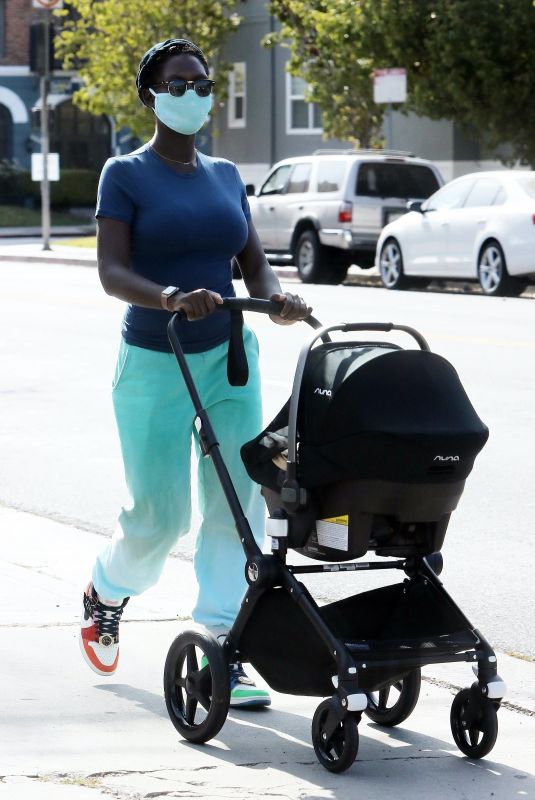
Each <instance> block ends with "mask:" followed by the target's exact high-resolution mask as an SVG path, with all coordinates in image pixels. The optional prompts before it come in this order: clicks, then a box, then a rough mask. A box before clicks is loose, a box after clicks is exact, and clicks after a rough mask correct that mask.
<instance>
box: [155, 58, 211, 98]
mask: <svg viewBox="0 0 535 800" xmlns="http://www.w3.org/2000/svg"><path fill="white" fill-rule="evenodd" d="M207 77H208V74H207V72H206V70H205V68H204V67H203V65H202V63H201V62H200V61H199V59H198V58H197V57H196V56H194V55H193V54H192V53H176V54H171V55H169V56H167V58H165V59H164V60H163V61H162V62H161V64H159V66H158V69H157V70H156V72H155V73H154V77H153V82H152V85H151V88H152V89H154V91H155V92H166V91H167V86H160V85H158V84H159V83H160V82H161V81H171V80H174V79H176V78H182V80H184V81H194V80H196V79H197V78H207ZM143 100H144V101H145V105H148V106H150V107H151V108H152V107H153V106H154V97H153V95H152V94H151V93H150V92H149V90H148V87H146V88H144V89H143Z"/></svg>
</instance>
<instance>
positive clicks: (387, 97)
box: [373, 69, 407, 103]
mask: <svg viewBox="0 0 535 800" xmlns="http://www.w3.org/2000/svg"><path fill="white" fill-rule="evenodd" d="M406 99H407V71H406V70H405V69H376V70H374V72H373V102H374V103H404V102H405V100H406Z"/></svg>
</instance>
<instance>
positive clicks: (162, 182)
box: [80, 39, 311, 705]
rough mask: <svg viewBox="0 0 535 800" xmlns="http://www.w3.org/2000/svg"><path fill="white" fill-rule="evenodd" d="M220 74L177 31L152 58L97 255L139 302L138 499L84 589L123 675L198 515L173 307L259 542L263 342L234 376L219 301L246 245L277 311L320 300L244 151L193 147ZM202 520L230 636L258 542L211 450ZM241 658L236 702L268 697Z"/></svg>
mask: <svg viewBox="0 0 535 800" xmlns="http://www.w3.org/2000/svg"><path fill="white" fill-rule="evenodd" d="M213 86H214V84H213V81H211V80H210V79H209V77H208V65H207V62H206V59H205V57H204V55H203V53H202V51H201V50H200V49H199V48H198V47H197V46H196V45H194V44H192V43H191V42H188V41H187V40H184V39H168V40H167V41H165V42H160V43H158V44H156V45H155V46H154V47H152V48H151V49H150V50H149V51H148V52H147V53H146V54H145V55H144V57H143V59H142V60H141V63H140V67H139V71H138V75H137V89H138V94H139V97H140V99H141V101H142V103H143V104H144V105H145V106H146V107H147V108H150V109H152V110H153V111H154V114H155V121H156V128H155V133H154V135H153V137H152V139H151V140H150V142H148V144H146V145H144V146H143V147H141V148H140V149H139V150H136V151H135V152H133V153H130V154H129V155H127V156H118V157H116V158H111V159H109V161H108V162H107V163H106V164H105V166H104V169H103V171H102V175H101V180H100V185H99V193H98V200H97V210H96V217H97V220H98V237H97V242H98V244H97V247H98V266H99V276H100V279H101V282H102V285H103V287H104V289H105V291H106V292H107V293H108V294H111V295H113V296H114V297H118V298H120V299H121V300H124V301H125V302H127V303H128V304H129V305H128V308H127V311H126V314H125V317H124V320H123V328H122V341H121V345H120V350H119V357H118V361H117V367H116V372H115V379H114V382H113V401H114V410H115V416H116V419H117V425H118V430H119V437H120V441H121V449H122V454H123V461H124V467H125V476H126V482H127V486H128V490H129V495H130V502H129V504H128V505H127V506H125V507H123V509H122V511H121V514H120V516H119V520H118V525H117V528H116V531H115V534H114V536H113V539H112V540H111V542H110V544H109V545H108V546H107V547H106V548H105V549H104V551H103V552H102V553H100V555H99V556H98V558H97V560H96V563H95V565H94V569H93V574H92V580H91V582H90V583H89V585H88V587H87V589H86V591H85V593H84V599H83V603H84V615H83V619H82V630H81V639H80V643H81V648H82V653H83V655H84V658H85V660H86V661H87V663H88V664H89V666H90V667H91V668H92V669H94V670H95V671H96V672H98V673H99V674H101V675H111V674H113V673H114V672H115V670H116V668H117V662H118V658H119V621H120V619H121V614H122V612H123V609H124V607H125V605H126V603H127V601H128V599H129V597H130V596H132V595H137V594H140V593H141V592H143V591H144V590H145V589H147V588H148V587H149V586H151V585H153V584H154V583H155V582H156V581H157V580H158V578H159V576H160V574H161V571H162V569H163V566H164V563H165V560H166V557H167V555H168V554H169V552H170V550H171V549H172V547H173V546H174V545H175V543H176V541H177V539H178V537H179V536H181V535H183V534H185V533H186V532H187V531H188V530H189V527H190V513H191V500H190V457H191V443H192V439H193V441H194V443H195V447H196V450H197V454H198V444H197V441H196V440H195V432H194V428H193V417H194V411H193V406H192V404H191V401H190V398H189V395H188V393H187V390H186V387H185V385H184V382H183V380H182V376H181V374H180V372H179V370H178V367H177V364H176V361H175V358H174V356H173V355H172V353H171V348H170V346H169V342H168V340H167V333H166V328H167V323H168V321H169V318H170V316H171V314H172V313H173V312H175V311H178V310H179V309H181V310H183V311H184V312H185V313H186V315H187V318H188V322H183V323H181V325H180V326H179V327H180V334H179V335H180V339H181V344H182V347H183V349H184V352H185V353H186V357H187V360H188V364H189V367H190V369H191V371H192V374H193V378H194V380H195V382H196V385H197V387H198V389H199V394H200V396H201V398H202V400H203V404H204V406H205V407H206V408H207V409H208V411H209V414H210V418H211V421H212V424H213V426H214V429H215V431H216V433H217V436H218V440H219V442H220V444H221V449H222V452H223V454H224V457H225V460H226V463H227V466H228V468H229V472H230V474H231V477H232V479H233V481H234V483H235V486H236V490H237V493H238V496H239V498H240V501H241V504H242V506H243V509H244V511H245V514H246V516H247V517H248V519H249V521H250V523H251V528H252V530H253V532H254V534H255V536H256V537H257V538H258V541H259V542H260V543H261V541H262V539H263V530H264V506H263V501H262V498H261V496H260V493H259V492H258V491H257V487H255V486H254V485H253V484H252V483H251V481H250V480H249V478H248V477H247V475H246V473H245V470H244V467H243V465H242V463H241V459H240V452H239V451H240V446H241V444H242V443H243V442H245V441H247V440H248V439H250V438H252V437H253V436H255V435H256V434H257V433H258V431H259V430H260V429H261V427H262V424H261V423H262V417H261V404H260V381H259V374H258V348H257V343H256V339H255V337H254V334H253V333H252V332H251V331H250V330H248V329H245V332H244V343H245V349H246V353H247V358H248V362H249V380H248V382H247V384H246V385H245V386H230V385H229V383H228V379H227V352H228V340H229V335H230V320H229V315H228V314H226V313H219V314H217V313H215V314H214V313H212V312H213V311H214V309H215V307H216V305H217V304H220V303H221V302H222V299H221V298H222V297H224V296H230V295H233V294H234V291H233V287H232V280H231V278H232V276H231V260H232V258H233V257H234V256H237V258H238V261H239V264H240V268H241V271H242V274H243V278H244V281H245V285H246V287H247V290H248V291H249V293H250V295H251V296H254V297H261V298H271V299H275V300H278V301H280V302H281V303H282V307H281V311H280V313H279V315H277V316H273V317H272V319H273V321H274V322H276V323H278V324H290V323H293V322H295V321H296V320H300V319H304V318H305V317H306V316H308V314H310V311H311V309H310V308H308V307H307V306H306V304H305V303H304V301H303V300H302V299H301V298H300V297H298V296H296V295H292V294H289V293H286V294H283V293H282V292H281V288H280V285H279V282H278V280H277V278H276V276H275V274H274V273H273V271H272V270H271V267H270V266H269V264H268V263H267V261H266V259H265V256H264V253H263V251H262V248H261V246H260V242H259V240H258V236H257V234H256V231H255V229H254V226H253V224H252V222H251V219H250V212H249V206H248V203H247V197H246V194H245V189H244V186H243V183H242V181H241V178H240V177H239V174H238V171H237V169H236V167H235V166H234V164H232V163H230V162H229V161H226V160H224V159H218V158H209V157H207V156H204V155H202V154H201V153H199V152H198V151H197V150H196V149H195V133H196V132H197V131H198V130H200V128H201V127H202V125H203V124H204V123H205V122H206V120H207V118H208V115H209V112H210V109H211V106H212V90H213ZM198 486H199V505H200V511H201V516H202V524H201V526H200V528H199V531H198V535H197V540H196V549H195V558H194V566H195V572H196V576H197V581H198V585H199V591H198V597H197V601H196V604H195V608H194V609H193V613H192V616H193V619H194V620H195V621H196V622H198V623H200V624H202V625H204V626H205V627H207V628H208V629H209V630H211V631H212V632H213V633H214V635H216V636H218V635H219V636H221V635H223V636H224V635H225V633H226V632H227V631H228V630H229V628H230V626H231V625H232V623H233V621H234V619H235V617H236V614H237V612H238V608H239V604H240V601H241V599H242V596H243V593H244V591H245V582H244V577H243V564H244V555H243V551H242V548H241V544H240V542H239V539H238V536H237V535H236V531H235V526H234V522H233V520H232V517H231V516H230V513H229V511H228V509H227V506H226V502H225V499H224V496H223V493H222V490H221V488H220V486H219V484H218V482H217V480H216V476H215V471H214V468H213V465H212V463H211V461H210V459H200V460H199V463H198ZM269 703H270V698H269V694H268V693H267V692H266V691H264V690H261V689H258V688H257V687H256V686H255V685H254V683H253V682H252V681H251V680H250V679H249V678H248V677H247V676H246V675H245V673H244V671H243V668H242V666H241V664H239V663H238V664H235V665H233V667H232V669H231V704H232V705H269Z"/></svg>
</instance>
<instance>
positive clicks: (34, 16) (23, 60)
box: [0, 0, 43, 67]
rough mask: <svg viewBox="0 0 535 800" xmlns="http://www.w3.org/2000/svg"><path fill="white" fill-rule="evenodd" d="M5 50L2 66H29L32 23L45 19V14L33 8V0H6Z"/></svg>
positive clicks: (0, 60) (0, 62) (0, 61)
mask: <svg viewBox="0 0 535 800" xmlns="http://www.w3.org/2000/svg"><path fill="white" fill-rule="evenodd" d="M4 2H5V48H4V54H3V56H2V57H1V58H0V64H2V65H7V64H9V65H10V66H17V67H24V66H27V65H28V60H29V46H30V45H29V39H30V22H32V21H33V20H39V19H42V17H43V12H42V11H39V9H35V8H32V2H31V0H4Z"/></svg>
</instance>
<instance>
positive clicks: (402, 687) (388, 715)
mask: <svg viewBox="0 0 535 800" xmlns="http://www.w3.org/2000/svg"><path fill="white" fill-rule="evenodd" d="M421 682H422V676H421V672H420V670H419V669H414V670H412V672H409V674H408V675H405V677H404V678H402V679H401V680H400V681H396V682H395V683H390V684H388V685H387V686H383V688H382V689H380V690H379V691H378V692H370V693H369V694H368V708H367V709H366V710H365V712H364V713H365V714H367V715H368V717H369V718H370V719H371V720H373V722H376V723H377V724H378V725H386V726H387V727H389V728H390V727H393V726H394V725H399V723H400V722H403V721H404V720H406V719H407V717H408V716H410V715H411V714H412V712H413V711H414V707H415V706H416V703H417V702H418V697H419V696H420V684H421Z"/></svg>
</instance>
